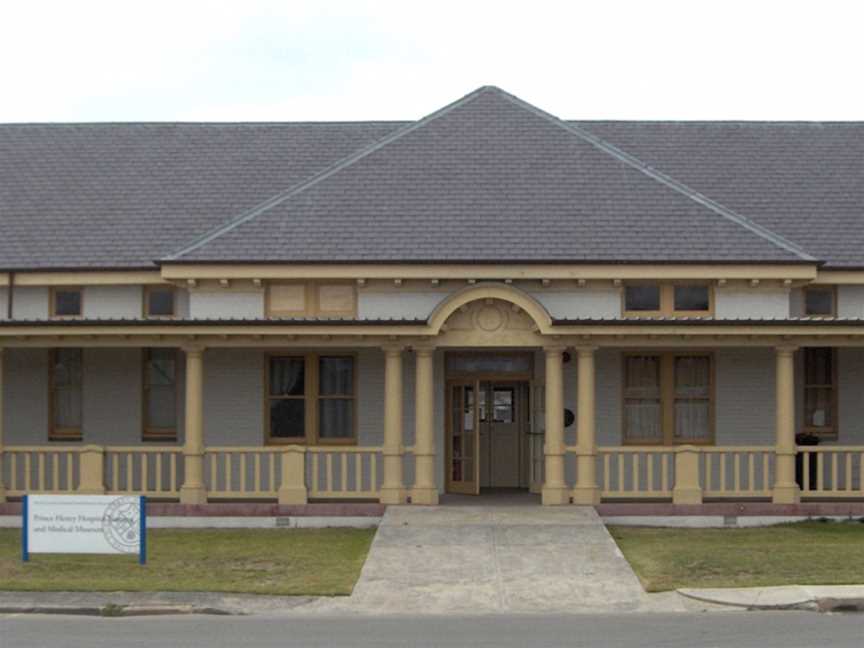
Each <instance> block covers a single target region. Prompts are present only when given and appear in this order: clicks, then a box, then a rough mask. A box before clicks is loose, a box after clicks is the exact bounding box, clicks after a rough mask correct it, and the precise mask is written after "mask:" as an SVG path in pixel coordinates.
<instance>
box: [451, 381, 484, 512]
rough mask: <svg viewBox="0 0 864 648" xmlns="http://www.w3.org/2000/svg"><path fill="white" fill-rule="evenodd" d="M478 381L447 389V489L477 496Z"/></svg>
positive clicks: (453, 384) (478, 444) (478, 468)
mask: <svg viewBox="0 0 864 648" xmlns="http://www.w3.org/2000/svg"><path fill="white" fill-rule="evenodd" d="M478 387H479V385H478V383H477V381H473V380H472V381H451V382H449V383H448V388H447V401H448V403H447V412H448V416H447V468H448V470H447V490H448V491H450V492H452V493H464V494H467V495H478V494H479V493H480V466H479V459H480V434H479V428H480V419H479V411H478V408H477V402H478V397H477V392H478Z"/></svg>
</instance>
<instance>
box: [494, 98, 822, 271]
mask: <svg viewBox="0 0 864 648" xmlns="http://www.w3.org/2000/svg"><path fill="white" fill-rule="evenodd" d="M494 89H495V90H496V91H497V92H498V93H500V94H501V96H502V97H504V98H505V99H507V100H508V101H510V102H511V103H513V104H515V105H517V106H519V107H520V108H523V109H525V110H528V111H529V112H532V113H533V114H535V115H537V116H538V117H542V118H543V119H546V120H547V121H549V122H551V123H553V124H556V125H557V126H559V127H560V128H562V129H563V130H565V131H567V132H569V133H571V134H573V135H576V136H577V137H579V138H581V139H583V140H585V141H586V142H588V143H589V144H591V145H593V146H594V147H595V148H597V149H599V150H601V151H603V152H604V153H606V154H608V155H611V156H613V157H615V158H617V159H618V160H620V161H621V162H623V163H625V164H627V165H628V166H630V167H632V168H634V169H636V170H637V171H640V172H641V173H643V174H644V175H646V176H648V177H649V178H651V179H653V180H656V181H658V182H660V183H662V184H664V185H666V186H667V187H669V188H670V189H673V190H675V191H677V192H678V193H680V194H682V195H684V196H686V197H687V198H690V199H691V200H693V201H694V202H696V203H699V204H700V205H702V206H703V207H706V208H708V209H710V210H711V211H713V212H714V213H716V214H718V215H720V216H723V217H724V218H726V219H727V220H729V221H731V222H733V223H735V224H736V225H739V226H741V227H744V228H745V229H747V230H749V231H751V232H752V233H754V234H756V235H757V236H759V237H760V238H763V239H765V240H766V241H768V242H769V243H772V244H773V245H775V246H777V247H779V248H781V249H784V250H786V251H787V252H790V253H792V254H794V255H796V256H798V257H799V258H801V259H803V260H805V261H813V262H814V263H815V262H817V261H818V259H816V258H815V257H813V256H811V255H810V254H808V253H807V252H805V251H804V249H803V248H802V247H800V246H799V245H798V244H796V243H793V242H792V241H789V240H788V239H786V238H784V237H782V236H780V235H779V234H777V233H776V232H773V231H772V230H769V229H768V228H767V227H763V226H762V225H759V224H758V223H756V222H754V221H752V220H750V219H749V218H747V217H746V216H744V215H742V214H739V213H738V212H736V211H734V210H732V209H729V208H728V207H726V206H725V205H722V204H721V203H719V202H717V201H716V200H714V199H712V198H709V197H708V196H706V195H704V194H702V193H700V192H698V191H696V190H695V189H692V188H691V187H689V186H687V185H686V184H684V183H683V182H681V181H680V180H676V179H675V178H673V177H672V176H670V175H667V174H665V173H663V172H661V171H658V170H656V169H655V168H654V167H652V166H650V165H649V164H647V163H645V162H643V161H642V160H640V159H639V158H637V157H636V156H635V155H631V154H630V153H627V152H626V151H623V150H622V149H619V148H618V147H617V146H614V145H613V144H610V143H609V142H607V141H606V140H604V139H603V138H601V137H598V136H597V135H594V133H591V132H590V131H587V130H585V129H584V128H580V127H579V126H576V125H575V124H573V123H570V122H566V121H564V120H562V119H560V118H558V117H556V116H555V115H552V114H551V113H548V112H546V111H545V110H543V109H541V108H538V107H537V106H533V105H531V104H529V103H528V102H526V101H524V100H522V99H520V98H519V97H516V96H514V95H512V94H510V93H509V92H506V91H504V90H501V89H500V88H494Z"/></svg>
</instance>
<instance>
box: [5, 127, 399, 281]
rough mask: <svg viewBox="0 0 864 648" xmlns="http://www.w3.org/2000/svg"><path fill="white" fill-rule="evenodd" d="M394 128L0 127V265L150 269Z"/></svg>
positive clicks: (15, 267) (13, 267) (8, 266)
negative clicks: (193, 241)
mask: <svg viewBox="0 0 864 648" xmlns="http://www.w3.org/2000/svg"><path fill="white" fill-rule="evenodd" d="M394 126H395V125H394V124H392V123H388V122H382V123H293V124H292V123H287V124H44V125H39V124H33V125H6V126H0V224H2V230H0V231H2V235H0V268H3V269H21V268H51V267H55V268H79V267H81V268H99V267H109V268H113V267H136V268H137V267H152V266H153V261H154V260H155V259H158V258H159V257H161V256H163V255H165V254H168V253H170V252H171V251H172V250H174V249H176V248H177V247H178V246H180V245H182V244H183V242H184V241H187V240H190V239H192V238H194V237H195V236H198V235H199V234H200V233H201V232H202V231H206V230H208V229H210V228H212V227H214V226H216V225H218V224H220V223H224V222H225V221H227V220H230V219H231V218H233V217H234V216H236V215H237V214H238V213H240V212H242V211H243V210H245V209H248V208H249V207H251V206H252V205H255V204H257V203H258V202H260V201H261V200H262V199H264V198H266V197H268V196H271V195H273V194H275V193H278V192H280V191H284V190H285V189H287V188H288V187H291V186H293V185H294V184H296V183H298V182H300V181H301V180H303V179H304V178H306V177H308V176H309V175H311V174H313V173H315V172H317V171H319V170H321V169H323V168H325V167H326V166H327V165H329V164H331V163H332V162H333V160H337V159H339V158H341V157H344V156H346V155H348V154H349V153H351V152H352V151H355V150H357V149H358V148H361V147H363V146H365V145H367V144H369V143H371V142H374V141H375V140H377V139H379V138H381V137H382V136H383V135H385V134H386V133H388V132H390V131H392V130H393V128H394Z"/></svg>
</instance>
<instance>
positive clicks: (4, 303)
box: [0, 288, 9, 320]
mask: <svg viewBox="0 0 864 648" xmlns="http://www.w3.org/2000/svg"><path fill="white" fill-rule="evenodd" d="M8 307H9V289H8V288H0V320H4V319H8V317H7V315H8V314H9V310H8Z"/></svg>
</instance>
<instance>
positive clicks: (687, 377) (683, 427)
mask: <svg viewBox="0 0 864 648" xmlns="http://www.w3.org/2000/svg"><path fill="white" fill-rule="evenodd" d="M710 373H711V370H710V361H709V359H708V358H707V357H706V356H687V357H677V358H675V436H676V437H677V438H679V439H689V440H692V439H706V438H708V437H709V436H710V434H711V429H710V389H711V378H710Z"/></svg>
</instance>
